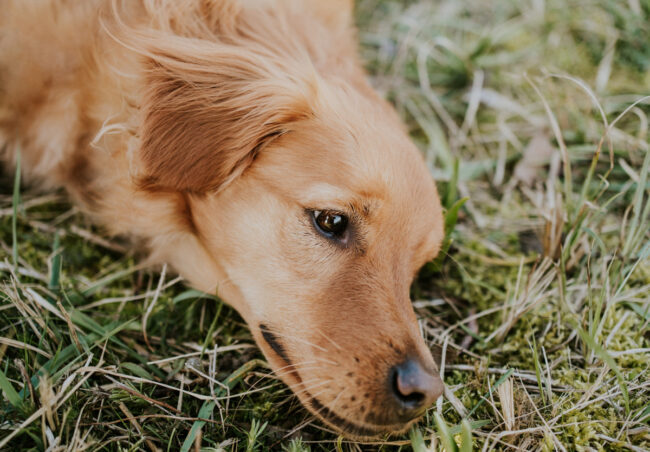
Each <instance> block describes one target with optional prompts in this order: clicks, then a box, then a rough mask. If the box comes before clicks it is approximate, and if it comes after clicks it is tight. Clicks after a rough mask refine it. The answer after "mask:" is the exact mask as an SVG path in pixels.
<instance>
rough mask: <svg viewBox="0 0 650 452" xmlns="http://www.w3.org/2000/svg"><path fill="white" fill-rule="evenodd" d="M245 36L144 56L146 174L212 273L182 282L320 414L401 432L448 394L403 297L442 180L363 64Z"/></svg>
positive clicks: (356, 428) (437, 225) (421, 258)
mask: <svg viewBox="0 0 650 452" xmlns="http://www.w3.org/2000/svg"><path fill="white" fill-rule="evenodd" d="M239 33H240V36H241V40H240V41H237V40H233V42H232V43H229V44H227V43H222V44H220V45H218V46H215V45H214V44H212V46H210V45H204V46H203V45H201V46H199V44H198V43H197V42H194V41H190V40H187V41H183V40H180V38H179V40H178V41H175V42H176V44H175V46H172V45H171V44H167V47H166V48H165V50H164V51H162V50H160V51H150V52H149V53H148V57H149V58H152V59H153V62H151V63H150V65H149V66H148V72H147V74H148V75H147V77H148V78H147V87H148V88H147V94H146V96H145V101H144V103H143V109H144V120H143V126H142V130H141V138H142V146H141V149H140V151H139V159H140V165H141V172H140V176H141V178H140V183H141V184H142V186H143V188H144V189H148V190H171V191H177V192H183V193H185V199H187V200H188V205H189V209H188V210H189V212H190V215H191V224H192V225H193V228H194V229H195V230H194V234H195V235H196V237H198V238H199V240H200V242H201V243H202V246H203V247H204V249H205V250H206V251H207V254H209V255H210V256H211V258H212V259H213V261H214V262H215V268H218V269H219V270H218V271H217V272H216V273H219V274H215V275H214V276H213V277H212V278H211V279H210V280H209V281H206V280H205V278H203V279H202V280H200V281H197V279H196V278H195V277H194V275H192V274H186V275H185V276H187V277H188V278H189V279H190V280H193V281H194V282H195V283H196V284H197V285H198V286H199V287H201V288H203V289H205V290H209V289H210V288H212V289H214V288H215V286H218V287H217V288H218V291H219V293H220V294H221V295H222V296H223V297H224V298H225V300H226V301H228V302H229V303H231V304H232V305H234V306H235V307H236V308H237V309H238V310H239V311H240V312H241V314H242V315H243V316H244V318H245V319H246V321H247V322H248V323H249V325H250V328H251V330H252V331H253V334H254V336H255V338H256V340H257V342H258V344H259V346H260V348H261V349H262V350H263V351H264V354H265V355H266V357H267V358H268V360H269V362H270V363H271V365H272V367H273V368H274V370H275V371H276V373H277V374H278V375H279V376H280V377H281V378H282V379H283V380H284V381H285V382H286V383H287V384H288V385H289V386H290V387H291V388H292V389H293V391H294V392H295V393H296V394H297V396H298V397H299V398H300V400H301V401H302V402H303V403H304V404H305V405H306V406H307V407H308V408H309V409H310V410H311V411H312V412H313V413H314V414H316V415H317V416H318V417H319V418H321V419H322V420H324V421H325V422H326V423H328V424H330V425H332V426H334V427H335V428H337V429H339V430H341V431H343V432H345V433H347V434H350V435H353V436H361V437H368V436H374V435H377V434H380V433H383V432H388V431H397V430H403V429H404V428H405V427H406V426H407V425H409V423H410V422H411V421H412V420H414V419H416V418H417V417H418V416H419V415H421V414H422V413H423V411H424V410H425V409H426V408H427V407H428V406H430V404H431V403H432V402H433V401H434V400H435V399H436V398H437V397H438V396H439V395H440V394H441V392H442V389H443V385H442V382H441V380H440V378H439V376H438V372H437V368H436V365H435V363H434V361H433V359H432V357H431V353H430V352H429V350H428V348H427V346H426V345H425V343H424V341H423V339H422V337H421V334H420V331H419V328H418V323H417V320H416V317H415V314H414V312H413V308H412V306H411V302H410V299H409V287H410V284H411V281H412V280H413V277H414V275H415V274H416V273H417V271H418V269H419V268H420V267H421V266H422V265H423V264H424V263H426V262H427V261H429V260H430V259H432V258H433V257H434V256H436V254H437V253H438V250H439V248H440V242H441V240H442V236H443V220H442V212H441V207H440V203H439V200H438V194H437V192H436V187H435V184H434V182H433V180H432V178H431V175H430V173H429V171H428V169H427V167H426V165H425V164H424V162H423V159H422V157H421V155H420V153H419V152H418V150H417V149H416V148H415V146H414V145H413V144H412V143H411V142H410V140H409V138H408V136H407V134H406V133H405V131H404V130H403V126H402V125H401V124H400V122H399V120H398V118H397V116H396V114H395V112H394V111H393V110H392V109H391V107H389V106H388V105H387V104H386V103H385V102H384V101H383V100H381V99H380V98H378V97H377V96H376V95H375V94H374V93H373V92H372V90H370V88H369V87H368V86H367V85H366V82H365V81H364V80H363V77H362V75H361V74H362V72H361V71H360V70H359V69H358V67H357V66H355V65H352V69H350V68H347V69H345V68H343V69H342V70H341V71H339V72H337V71H336V70H331V71H323V70H321V69H320V68H316V67H314V65H313V64H312V63H313V62H312V61H311V60H310V58H309V55H308V54H305V55H303V57H304V58H303V57H301V56H300V54H299V51H295V52H293V53H291V54H286V53H283V49H280V50H279V51H278V50H277V49H272V50H269V49H268V47H267V46H266V45H265V43H264V42H260V40H256V39H249V38H250V36H249V35H247V34H246V32H245V30H244V31H241V30H240V32H239ZM247 36H248V38H246V37H247ZM246 39H248V41H246ZM149 44H150V47H153V46H154V41H153V40H152V41H151V42H150V43H149ZM183 45H187V46H188V49H186V50H187V51H186V52H185V53H184V52H183ZM287 45H289V44H287ZM190 50H191V52H190ZM284 50H286V49H284ZM296 52H298V53H296ZM188 54H191V55H192V57H188V56H187V55H188ZM346 64H348V63H346ZM172 264H173V262H172Z"/></svg>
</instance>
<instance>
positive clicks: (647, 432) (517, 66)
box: [0, 0, 650, 451]
mask: <svg viewBox="0 0 650 452" xmlns="http://www.w3.org/2000/svg"><path fill="white" fill-rule="evenodd" d="M488 4H490V5H491V6H492V8H490V7H488ZM357 18H358V23H359V26H360V40H361V50H362V54H363V56H364V58H365V59H366V61H367V63H368V69H369V71H370V72H371V74H372V76H373V83H374V84H375V86H376V87H377V88H378V89H379V90H380V91H381V92H382V93H384V94H385V95H386V96H387V97H388V98H389V99H390V100H391V101H392V102H393V103H394V105H395V106H396V108H397V109H398V111H399V112H400V114H401V116H402V117H403V118H404V120H405V122H406V123H407V124H408V126H409V128H410V131H411V135H412V137H413V139H414V140H415V142H416V143H417V144H418V145H419V146H420V147H421V149H422V151H423V153H424V155H425V157H426V161H427V163H428V164H429V165H430V167H431V169H432V172H433V174H434V176H435V177H436V180H437V181H438V185H439V188H440V192H441V197H442V199H443V203H444V204H445V206H446V207H447V208H448V209H449V215H448V220H449V225H450V226H453V225H454V223H455V228H454V229H453V231H450V234H449V237H448V240H447V242H446V243H447V245H448V253H447V254H448V256H446V258H445V259H440V260H437V261H436V262H433V263H431V264H430V265H428V266H427V267H425V268H424V269H423V270H422V271H421V273H420V276H419V277H418V279H417V280H416V281H415V283H414V285H413V288H412V295H413V299H414V301H415V306H416V311H417V313H418V315H419V317H420V319H421V324H422V329H423V331H424V333H425V336H426V338H427V340H428V341H429V343H430V344H431V347H432V349H434V350H436V351H437V353H439V354H442V355H443V356H445V357H446V363H445V365H444V369H443V372H444V380H445V383H446V385H447V387H448V390H447V392H446V397H445V398H444V400H441V401H440V402H439V403H438V404H437V405H436V406H434V407H432V408H431V409H430V410H429V412H428V413H427V415H426V416H425V417H424V419H423V420H422V422H420V423H419V424H418V425H416V426H415V427H414V429H413V430H411V432H410V434H406V435H403V436H398V437H390V438H386V439H385V441H377V442H375V443H374V444H371V445H359V444H356V443H354V442H350V441H348V440H346V439H343V438H339V437H337V436H336V435H335V434H333V433H331V432H329V431H328V430H327V429H326V428H324V427H323V426H322V425H320V424H319V423H318V422H317V421H314V420H313V418H312V417H311V416H310V415H309V414H308V413H307V412H306V411H305V410H304V409H303V408H302V407H301V406H300V404H299V403H298V402H297V400H296V398H295V397H293V396H292V395H291V394H290V391H289V390H288V389H287V388H286V387H285V386H284V385H283V384H282V383H280V382H279V381H278V380H277V378H276V377H274V376H273V375H272V373H271V372H270V371H269V369H268V367H267V365H266V364H265V362H264V360H263V357H262V355H261V354H260V352H259V351H258V350H257V349H256V348H255V347H254V345H253V344H254V343H253V340H252V338H251V335H250V333H249V331H248V329H247V328H246V326H245V324H244V323H243V321H242V320H241V318H240V317H239V316H238V315H237V314H236V313H235V312H234V311H233V310H232V309H231V308H229V307H228V306H226V305H223V304H222V303H221V302H220V301H218V300H216V299H214V298H213V297H206V296H201V294H199V293H197V292H195V291H193V290H191V289H189V288H188V287H186V286H184V285H183V282H182V281H180V280H179V279H178V278H176V277H175V276H174V275H173V274H171V273H170V272H162V273H159V272H156V271H154V270H151V269H147V268H144V267H142V266H141V265H139V262H140V257H141V256H139V255H138V254H137V253H136V252H134V251H132V250H131V248H130V247H129V246H128V245H127V244H126V243H124V242H121V241H120V240H119V239H112V238H109V237H107V236H105V234H104V233H103V231H102V230H101V229H97V228H95V227H94V226H92V225H91V224H90V223H89V221H88V220H87V219H85V218H84V217H83V216H82V215H80V214H79V213H78V212H77V211H76V210H75V209H74V208H73V207H72V206H70V204H68V202H67V201H66V199H65V196H63V195H62V194H61V193H48V194H43V193H37V192H35V191H33V190H32V189H30V188H25V187H23V189H22V192H21V193H20V197H19V196H18V195H15V196H14V195H13V187H14V174H8V175H6V179H4V180H3V181H2V183H1V186H2V194H1V195H0V275H1V276H0V278H1V279H0V281H1V282H0V392H1V393H2V396H1V397H0V445H1V446H0V450H5V449H6V450H45V449H47V448H48V447H50V448H51V449H50V450H82V449H86V450H100V449H105V450H124V451H126V450H140V449H143V450H154V449H158V450H170V451H176V450H181V448H184V450H188V449H190V450H196V449H194V447H201V448H202V450H219V449H223V450H246V451H254V450H259V451H262V450H287V451H304V450H312V451H318V450H346V451H347V450H386V451H388V450H400V449H401V450H415V451H425V450H442V449H440V448H442V447H444V448H445V449H446V450H447V451H449V450H450V449H452V450H455V449H457V450H461V451H466V450H470V449H469V448H470V447H472V446H470V445H469V444H472V445H473V447H474V448H475V449H476V450H492V449H497V450H540V449H541V450H545V451H546V450H548V451H550V450H636V451H640V450H648V449H649V448H650V425H649V423H650V383H649V381H650V330H649V329H648V322H649V321H650V232H649V231H650V179H649V177H648V171H649V170H650V152H649V141H648V132H649V130H648V116H649V113H650V101H648V100H645V101H642V100H641V99H642V98H643V96H645V95H648V94H650V45H648V43H649V42H650V26H649V25H648V24H649V23H650V1H648V0H630V1H614V0H600V1H596V0H590V1H586V2H578V1H575V0H570V1H562V0H546V1H542V0H531V1H522V2H520V1H514V0H511V1H508V0H504V1H499V2H491V3H486V2H480V1H456V0H441V1H439V2H429V1H425V0H421V1H414V0H411V1H402V2H400V1H391V0H361V1H360V2H359V3H358V7H357ZM635 102H639V103H638V104H636V105H634V106H633V104H634V103H635ZM465 197H467V198H468V200H467V201H466V202H465V203H464V204H462V207H461V206H460V204H461V203H458V201H459V200H460V199H461V198H465ZM454 205H456V208H453V207H452V206H454ZM454 217H455V218H454ZM14 249H15V252H14ZM14 256H15V262H14ZM143 323H146V325H143ZM145 331H146V337H145V334H144V332H145ZM145 338H146V339H147V340H145ZM9 435H12V438H11V439H10V440H9V441H8V442H7V441H6V438H8V436H9Z"/></svg>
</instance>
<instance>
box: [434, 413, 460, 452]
mask: <svg viewBox="0 0 650 452" xmlns="http://www.w3.org/2000/svg"><path fill="white" fill-rule="evenodd" d="M433 416H434V419H435V421H436V429H437V430H438V436H439V437H440V442H441V443H442V447H443V448H444V449H445V451H447V452H458V446H456V441H454V438H453V436H452V435H451V433H450V432H449V427H447V423H446V422H445V420H444V419H443V418H442V416H440V414H438V413H434V415H433Z"/></svg>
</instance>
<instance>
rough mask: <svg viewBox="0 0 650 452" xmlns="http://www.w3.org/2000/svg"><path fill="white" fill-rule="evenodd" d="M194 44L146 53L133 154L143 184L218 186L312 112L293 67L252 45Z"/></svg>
mask: <svg viewBox="0 0 650 452" xmlns="http://www.w3.org/2000/svg"><path fill="white" fill-rule="evenodd" d="M195 41H196V40H187V39H179V38H175V39H174V41H173V42H167V43H166V44H165V48H164V49H160V48H155V49H153V50H149V51H148V52H147V63H146V64H147V66H148V68H147V70H146V74H147V76H146V81H145V82H146V87H145V95H144V98H143V104H142V108H143V120H142V126H141V130H140V138H141V142H140V148H139V150H138V152H137V154H136V159H137V160H136V161H137V166H136V177H137V178H138V182H139V185H140V186H141V187H142V188H145V189H147V188H149V189H166V190H175V191H185V192H196V193H204V192H208V191H216V190H219V189H220V188H223V187H224V186H225V185H227V184H228V183H229V182H230V181H232V180H233V179H234V178H236V177H237V176H238V175H240V174H241V173H242V172H243V171H244V170H245V169H246V168H247V167H248V166H249V165H250V164H251V163H252V162H253V160H254V158H255V155H256V153H257V152H259V151H260V150H261V149H262V148H263V147H264V146H266V145H267V144H269V143H270V142H271V141H272V140H273V139H274V138H275V137H277V136H279V135H281V134H283V133H285V132H287V131H289V130H290V129H291V126H292V124H294V123H296V122H297V121H301V120H304V119H306V118H307V117H309V115H310V108H309V105H308V101H307V100H308V99H309V98H310V96H309V94H308V91H309V90H310V89H311V88H310V86H311V85H310V83H309V82H307V81H305V80H306V79H308V77H302V78H300V75H301V74H300V69H299V68H286V67H285V68H282V67H279V66H278V65H280V64H286V63H280V62H279V61H275V60H274V58H273V56H270V55H262V54H260V53H259V52H256V51H255V49H242V47H240V46H237V47H235V46H227V45H223V46H215V45H214V44H212V45H211V46H202V45H201V44H200V43H197V42H195ZM154 42H155V41H151V42H149V44H151V45H154ZM151 48H152V47H151V46H149V49H151ZM278 60H280V59H278ZM302 71H303V72H304V68H303V70H302Z"/></svg>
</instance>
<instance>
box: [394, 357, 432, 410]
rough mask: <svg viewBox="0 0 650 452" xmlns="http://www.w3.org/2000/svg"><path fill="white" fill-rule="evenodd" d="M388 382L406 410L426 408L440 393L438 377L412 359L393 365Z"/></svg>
mask: <svg viewBox="0 0 650 452" xmlns="http://www.w3.org/2000/svg"><path fill="white" fill-rule="evenodd" d="M390 383H391V389H392V392H393V394H394V396H395V398H396V399H397V400H398V401H399V403H400V405H401V406H402V407H403V408H406V409H408V410H417V409H420V408H423V407H424V408H426V407H428V406H429V405H431V404H432V403H433V402H434V401H435V400H436V399H437V398H438V397H439V396H440V394H441V393H442V381H441V380H440V377H439V376H438V375H435V374H432V373H430V372H428V371H427V370H425V369H424V368H423V367H422V366H421V365H420V363H419V362H418V361H417V360H414V359H409V360H407V361H405V362H404V363H402V364H400V365H399V366H395V367H393V369H391V376H390Z"/></svg>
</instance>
